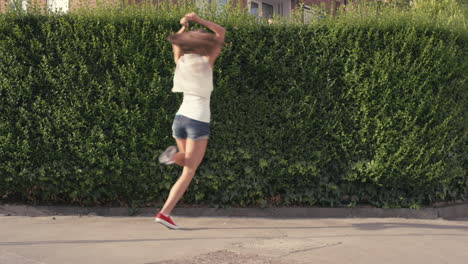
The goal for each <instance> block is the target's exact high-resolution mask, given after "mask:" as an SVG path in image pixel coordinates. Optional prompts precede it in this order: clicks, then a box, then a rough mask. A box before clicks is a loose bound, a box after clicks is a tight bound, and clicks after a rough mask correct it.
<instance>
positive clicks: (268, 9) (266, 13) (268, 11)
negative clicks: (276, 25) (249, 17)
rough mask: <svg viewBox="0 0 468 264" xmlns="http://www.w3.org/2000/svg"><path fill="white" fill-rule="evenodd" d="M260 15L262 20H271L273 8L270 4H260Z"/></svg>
mask: <svg viewBox="0 0 468 264" xmlns="http://www.w3.org/2000/svg"><path fill="white" fill-rule="evenodd" d="M262 14H263V17H264V18H272V17H273V6H272V5H270V4H266V3H262Z"/></svg>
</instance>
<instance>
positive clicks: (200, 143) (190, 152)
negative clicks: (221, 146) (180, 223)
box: [161, 139, 208, 215]
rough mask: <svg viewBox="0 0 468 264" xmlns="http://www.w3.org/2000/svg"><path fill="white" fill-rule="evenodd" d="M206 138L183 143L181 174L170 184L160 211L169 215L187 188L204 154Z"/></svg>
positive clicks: (188, 140)
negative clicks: (183, 159)
mask: <svg viewBox="0 0 468 264" xmlns="http://www.w3.org/2000/svg"><path fill="white" fill-rule="evenodd" d="M207 145H208V139H201V140H192V139H187V141H186V144H185V161H184V169H183V170H182V175H181V176H180V177H179V179H178V180H177V182H176V183H175V184H174V186H172V189H171V191H170V192H169V196H168V198H167V200H166V203H165V204H164V206H163V208H162V209H161V213H163V214H165V215H170V214H171V212H172V210H173V209H174V207H175V205H176V204H177V202H178V201H179V200H180V198H181V197H182V195H183V194H184V193H185V191H186V190H187V188H188V186H189V184H190V182H191V181H192V178H193V176H194V175H195V172H196V170H197V168H198V166H199V165H200V163H201V162H202V160H203V157H204V156H205V151H206V146H207Z"/></svg>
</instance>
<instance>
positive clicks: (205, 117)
mask: <svg viewBox="0 0 468 264" xmlns="http://www.w3.org/2000/svg"><path fill="white" fill-rule="evenodd" d="M177 114H178V115H183V116H186V117H188V118H191V119H194V120H198V121H201V122H206V123H209V122H210V118H211V112H210V98H205V97H201V96H197V95H193V94H188V93H184V100H183V101H182V104H181V105H180V108H179V111H177Z"/></svg>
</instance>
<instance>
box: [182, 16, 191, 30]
mask: <svg viewBox="0 0 468 264" xmlns="http://www.w3.org/2000/svg"><path fill="white" fill-rule="evenodd" d="M188 22H189V21H188V19H187V18H186V17H183V18H181V19H180V24H181V25H182V26H184V27H187V28H188V26H189V23H188Z"/></svg>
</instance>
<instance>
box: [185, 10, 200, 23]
mask: <svg viewBox="0 0 468 264" xmlns="http://www.w3.org/2000/svg"><path fill="white" fill-rule="evenodd" d="M184 18H186V19H187V20H188V21H190V22H196V21H197V20H198V19H199V17H198V16H197V14H195V13H194V12H192V13H188V14H186V15H185V16H184Z"/></svg>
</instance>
